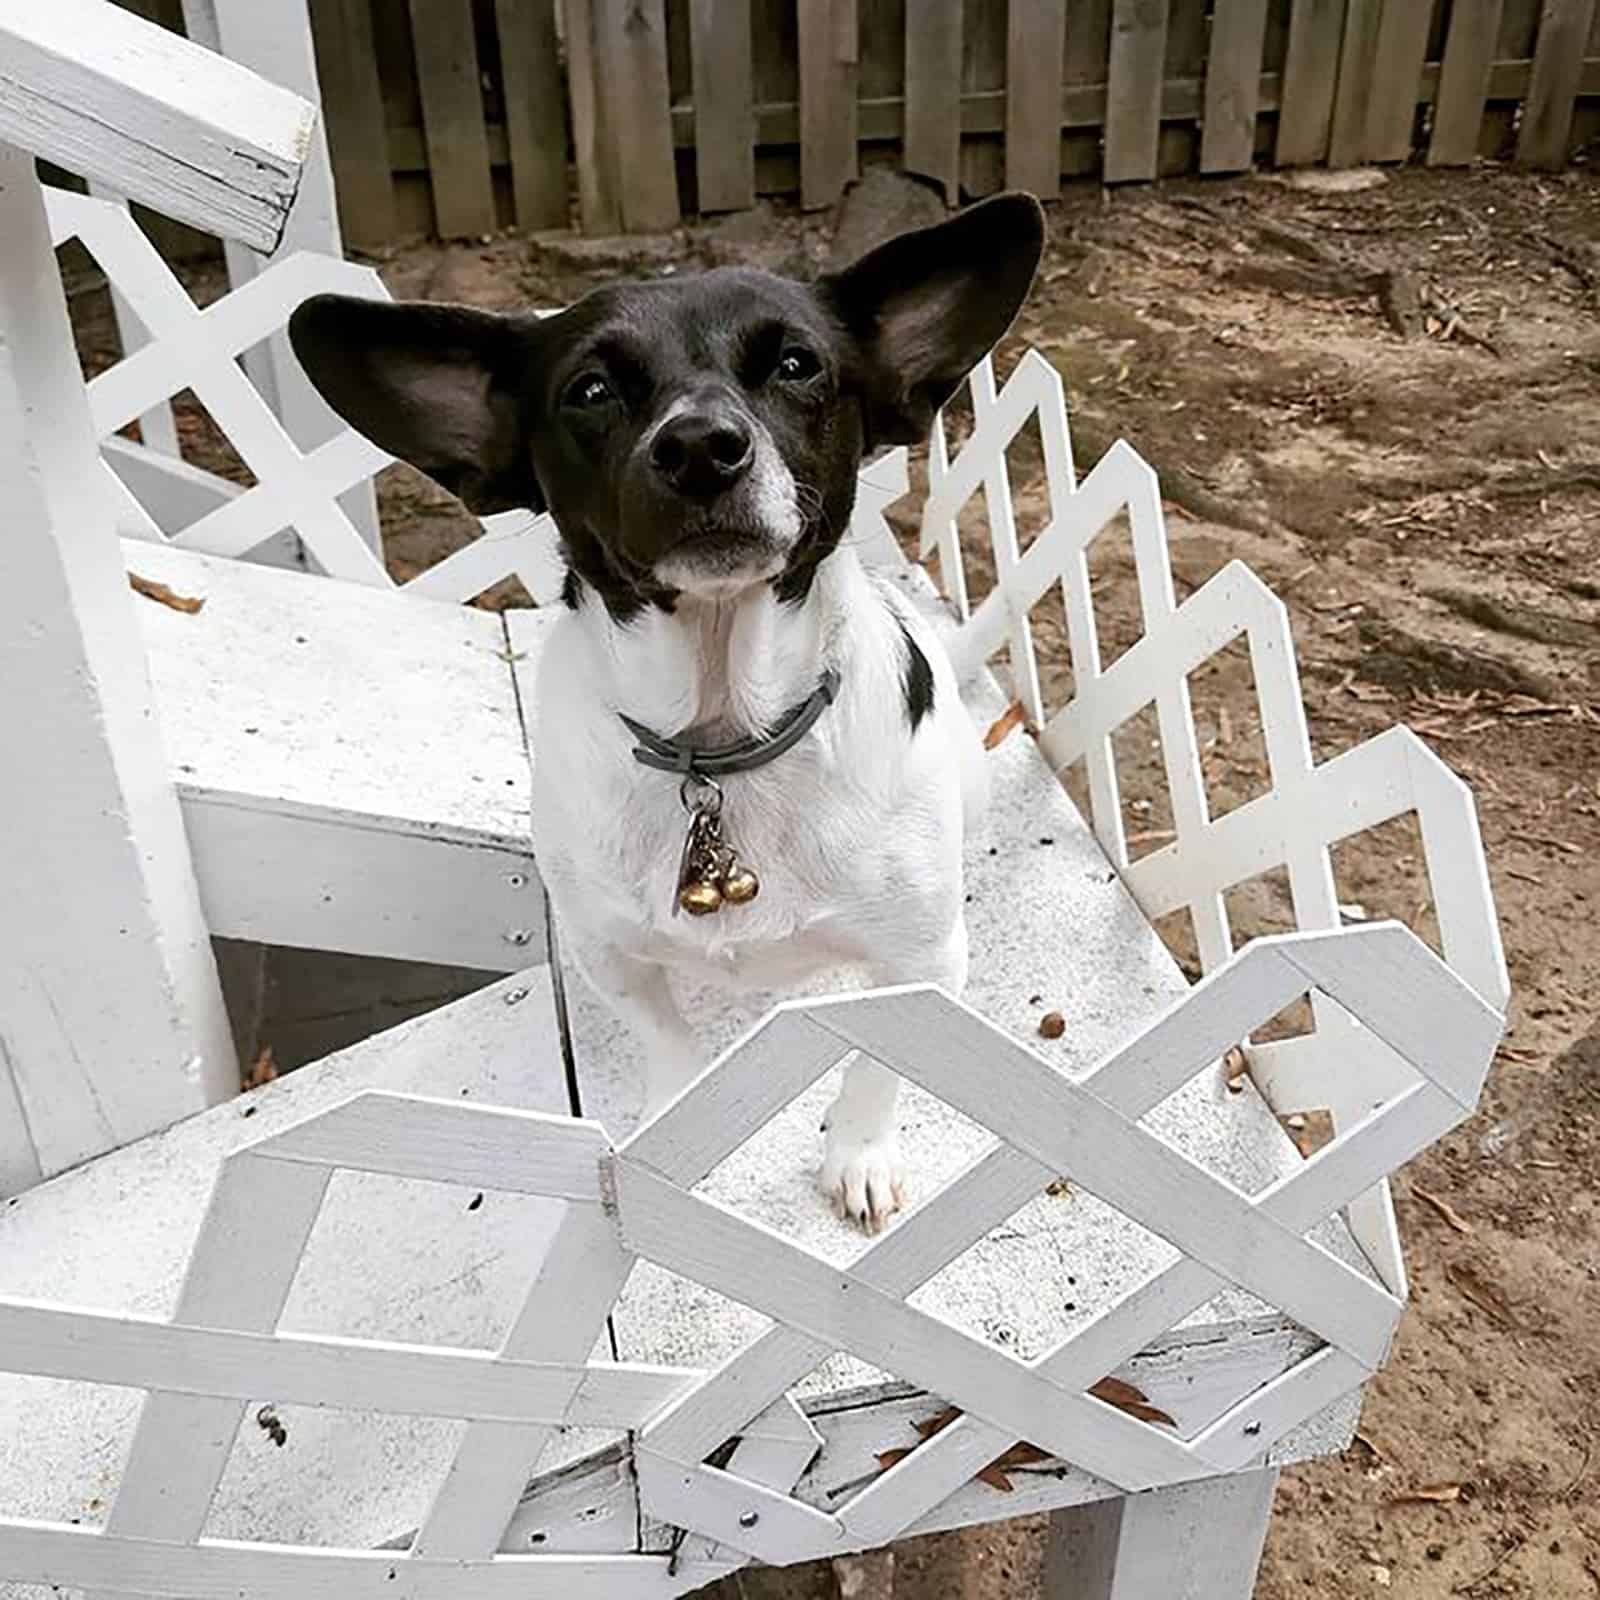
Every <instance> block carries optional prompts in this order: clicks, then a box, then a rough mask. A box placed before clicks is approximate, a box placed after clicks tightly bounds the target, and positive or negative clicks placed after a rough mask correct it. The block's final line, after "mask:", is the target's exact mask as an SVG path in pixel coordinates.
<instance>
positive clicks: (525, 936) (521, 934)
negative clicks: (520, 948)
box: [506, 928, 533, 945]
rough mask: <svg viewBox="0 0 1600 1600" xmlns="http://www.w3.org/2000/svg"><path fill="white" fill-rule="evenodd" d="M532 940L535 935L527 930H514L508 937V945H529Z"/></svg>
mask: <svg viewBox="0 0 1600 1600" xmlns="http://www.w3.org/2000/svg"><path fill="white" fill-rule="evenodd" d="M532 938H533V935H532V934H531V933H529V932H528V930H527V929H526V928H513V929H512V930H511V931H510V932H509V933H508V934H507V935H506V943H507V944H517V945H522V944H527V943H528V942H529V941H530V940H531V939H532Z"/></svg>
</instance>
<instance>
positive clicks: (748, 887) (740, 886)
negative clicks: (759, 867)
mask: <svg viewBox="0 0 1600 1600" xmlns="http://www.w3.org/2000/svg"><path fill="white" fill-rule="evenodd" d="M760 893H761V880H760V879H759V878H758V877H757V876H756V875H755V873H753V872H752V871H751V870H750V869H749V868H748V867H735V868H734V869H733V871H731V872H730V873H728V874H727V876H726V877H724V878H723V880H722V898H723V899H724V900H726V901H727V902H728V904H729V905H730V906H742V905H745V904H746V903H748V902H749V901H751V900H754V899H755V897H756V896H757V895H758V894H760Z"/></svg>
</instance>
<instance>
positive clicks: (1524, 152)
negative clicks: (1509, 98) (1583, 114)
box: [1517, 0, 1595, 172]
mask: <svg viewBox="0 0 1600 1600" xmlns="http://www.w3.org/2000/svg"><path fill="white" fill-rule="evenodd" d="M1594 20H1595V0H1545V7H1544V14H1543V16H1542V17H1541V18H1540V21H1539V37H1538V41H1537V43H1536V45H1535V47H1534V55H1533V82H1532V83H1531V84H1530V85H1529V86H1528V99H1527V103H1526V104H1525V105H1524V106H1523V108H1522V127H1521V129H1520V131H1519V132H1518V135H1517V160H1518V161H1520V162H1521V163H1522V164H1523V166H1525V167H1542V168H1544V169H1545V170H1546V171H1550V172H1556V171H1559V170H1560V169H1561V168H1562V167H1564V166H1565V165H1566V164H1567V141H1568V139H1569V138H1570V136H1571V134H1572V118H1573V112H1574V110H1575V109H1576V105H1577V99H1578V82H1579V79H1580V78H1581V77H1582V76H1583V55H1584V50H1585V48H1586V47H1587V45H1588V42H1589V30H1590V28H1591V27H1592V26H1593V25H1594Z"/></svg>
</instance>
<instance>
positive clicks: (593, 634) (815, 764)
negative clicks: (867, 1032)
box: [534, 550, 976, 984]
mask: <svg viewBox="0 0 1600 1600" xmlns="http://www.w3.org/2000/svg"><path fill="white" fill-rule="evenodd" d="M902 626H905V627H906V628H909V629H910V630H911V631H912V633H913V636H914V637H915V638H916V639H917V641H918V644H919V646H920V648H921V649H922V650H923V652H924V654H925V655H926V656H927V657H928V659H929V661H930V663H931V664H932V665H933V668H934V673H935V690H934V710H933V712H932V714H931V715H929V716H928V717H926V718H924V719H923V720H922V722H921V723H920V725H919V726H918V728H917V729H916V730H915V732H913V730H912V728H911V726H910V721H909V718H908V716H907V712H906V704H905V696H904V691H903V680H904V673H905V670H906V660H907V649H906V644H905V640H904V637H903V636H902V633H901V628H902ZM824 666H831V667H833V668H834V669H835V670H836V671H837V672H838V674H839V679H840V682H839V690H838V693H837V696H836V698H835V701H834V704H833V705H832V706H830V707H829V708H828V710H827V711H826V712H824V714H823V715H822V716H821V717H820V718H819V719H818V721H817V722H816V723H815V724H814V726H813V727H812V728H811V730H810V731H809V732H808V733H807V734H806V735H805V736H804V737H803V738H802V739H801V741H800V742H799V743H798V744H797V745H796V746H795V747H794V748H793V749H791V750H789V751H787V752H785V753H784V754H783V755H782V756H780V757H778V758H777V759H776V760H775V761H774V762H772V763H771V764H770V765H768V766H765V767H762V768H760V769H758V770H755V771H752V772H748V773H739V774H733V775H730V776H729V777H728V778H727V779H726V780H725V782H724V785H723V787H724V793H725V800H724V809H723V831H724V835H725V838H726V839H727V841H728V843H729V844H730V845H731V846H732V847H733V848H734V849H736V850H737V852H738V854H739V857H740V859H741V861H743V862H746V863H748V864H749V865H750V866H751V867H752V868H753V869H754V870H755V871H756V872H757V873H758V874H759V875H760V878H761V884H762V888H761V894H760V896H759V897H758V898H757V899H756V900H754V901H753V902H751V903H749V904H747V905H743V906H737V907H728V908H726V909H725V910H723V911H721V912H719V913H717V914H716V915H714V916H709V917H704V918H694V917H689V916H686V915H678V916H674V915H673V914H672V908H673V904H674V900H675V894H676V888H677V874H678V868H679V860H680V854H681V850H682V846H683V840H684V835H685V831H686V828H687V824H688V817H687V815H686V813H685V811H684V808H683V806H682V803H681V801H680V798H679V793H678V788H679V785H678V780H677V779H676V778H675V777H674V776H672V775H671V774H668V773H664V772H659V771H656V770H654V769H652V768H649V767H647V766H644V765H642V764H641V763H639V762H638V761H637V760H635V759H634V756H633V753H632V751H633V743H634V741H633V739H632V736H631V735H630V734H629V733H628V731H627V729H626V728H625V727H624V726H623V724H622V722H621V720H620V718H619V716H618V713H619V712H626V713H627V714H628V715H629V716H631V717H633V718H634V719H635V720H637V721H639V722H641V723H643V724H645V725H646V726H648V727H651V728H653V729H655V730H657V731H659V732H661V733H664V734H672V733H676V732H678V731H679V730H681V729H683V728H686V727H693V728H694V729H695V730H696V735H695V736H696V738H697V739H700V740H703V741H706V742H717V741H720V740H722V739H727V738H733V737H738V736H740V735H743V734H747V733H750V732H752V731H756V730H764V729H766V728H767V727H770V726H771V724H772V723H774V722H775V721H776V720H777V719H778V718H779V717H780V716H781V715H782V713H783V712H784V711H785V710H787V709H788V708H789V707H790V706H793V705H795V704H797V703H798V702H800V701H802V700H804V699H805V698H806V696H807V695H808V694H809V693H810V692H811V691H812V690H813V689H814V688H815V687H816V683H817V680H818V677H819V676H820V673H821V671H822V669H823V667H824ZM535 722H536V726H537V739H538V752H539V762H538V782H537V785H536V794H535V801H534V811H535V848H536V851H537V853H538V856H539V861H540V866H541V870H542V872H543V875H544V877H545V881H546V883H547V885H548V887H549V890H550V893H551V895H552V897H553V899H554V901H555V904H556V909H557V912H558V915H559V917H560V919H561V923H562V927H563V931H564V932H565V933H567V934H568V935H569V937H575V938H576V939H577V941H578V943H579V945H580V947H581V946H594V945H601V946H605V947H609V948H611V949H613V950H616V951H618V952H621V953H623V954H625V955H627V956H630V957H634V958H637V959H640V960H645V961H651V962H659V963H664V964H668V965H673V966H689V967H702V968H712V969H715V970H716V971H718V972H720V973H723V974H729V973H732V974H734V975H736V976H738V977H741V978H745V979H748V980H749V981H751V982H756V983H761V984H769V983H776V982H782V981H784V980H785V979H786V978H788V977H792V976H796V975H799V974H801V973H804V972H805V971H807V970H814V969H815V968H817V967H819V966H822V965H827V964H830V963H831V962H835V961H837V960H839V959H849V960H868V961H878V960H879V959H880V958H881V957H882V956H883V953H884V949H885V943H886V942H887V945H888V946H889V947H890V959H891V960H892V948H893V947H894V946H899V945H902V944H904V943H906V942H908V941H909V942H912V943H919V944H920V943H925V942H927V941H928V940H930V939H937V937H938V936H939V932H940V930H941V929H944V928H947V927H948V926H949V924H950V922H951V920H952V918H953V917H956V916H958V915H959V906H960V897H961V889H960V846H961V835H962V811H963V788H964V780H965V779H966V778H967V777H968V776H969V775H970V773H971V771H972V768H973V765H974V763H975V759H976V744H975V739H974V737H973V734H972V730H971V728H970V724H969V723H968V721H967V718H966V715H965V713H964V711H963V710H962V708H961V705H960V702H959V700H958V698H957V695H956V690H955V685H954V681H953V678H952V675H951V673H950V671H949V668H948V665H947V664H946V663H945V661H944V657H943V653H942V651H941V650H940V649H939V647H938V645H937V642H936V641H935V640H934V639H933V638H932V636H931V635H930V634H929V632H928V630H927V629H926V628H925V627H924V626H923V625H922V624H921V622H920V621H919V620H918V619H917V618H915V617H914V616H913V615H912V614H911V613H910V612H909V610H908V609H906V608H905V607H904V603H903V602H902V601H901V600H900V599H899V598H898V597H897V596H895V595H893V594H892V593H889V592H888V591H886V590H884V589H882V588H881V587H880V586H879V585H878V584H877V583H875V582H874V581H873V580H872V579H871V578H870V577H869V576H868V575H867V574H866V573H865V572H864V571H863V570H862V568H861V566H860V563H859V562H858V561H857V559H856V557H855V555H854V553H853V552H851V551H849V550H840V551H838V552H836V553H835V554H834V555H832V556H831V557H829V558H828V560H827V561H825V562H824V563H823V564H822V566H821V567H820V568H819V571H818V574H817V579H816V582H815V583H814V585H813V587H812V590H811V592H810V594H809V595H808V596H807V598H806V599H805V600H804V601H803V602H800V603H787V604H786V603H783V602H780V601H778V600H777V599H776V598H775V597H774V596H773V595H772V593H771V591H770V589H769V588H768V587H767V586H766V585H760V586H757V587H756V588H754V589H752V590H749V591H746V592H744V593H742V594H740V595H739V596H737V597H734V598H732V599H728V600H725V601H717V602H707V601H700V602H680V604H679V606H678V607H677V609H676V611H675V612H674V613H672V614H670V615H669V614H667V613H665V612H660V611H656V610H651V611H649V612H646V613H642V614H641V615H640V616H639V617H637V618H635V619H634V620H633V621H632V622H631V623H629V624H626V625H619V624H617V623H615V622H614V621H613V620H612V619H611V618H610V617H609V616H608V615H607V614H606V612H605V610H604V608H603V607H602V606H601V605H600V604H599V602H598V601H597V600H596V599H594V598H593V597H592V596H591V597H586V601H585V603H584V604H583V605H582V606H581V607H580V608H579V609H578V610H577V611H576V612H575V613H573V614H572V615H571V616H569V617H567V618H565V619H564V620H563V622H562V623H561V625H560V626H559V627H558V628H557V629H555V630H554V631H553V632H552V635H551V637H550V639H549V641H548V644H547V647H546V653H545V655H544V657H543V659H542V660H541V663H540V668H539V675H538V687H537V694H536V708H535Z"/></svg>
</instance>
